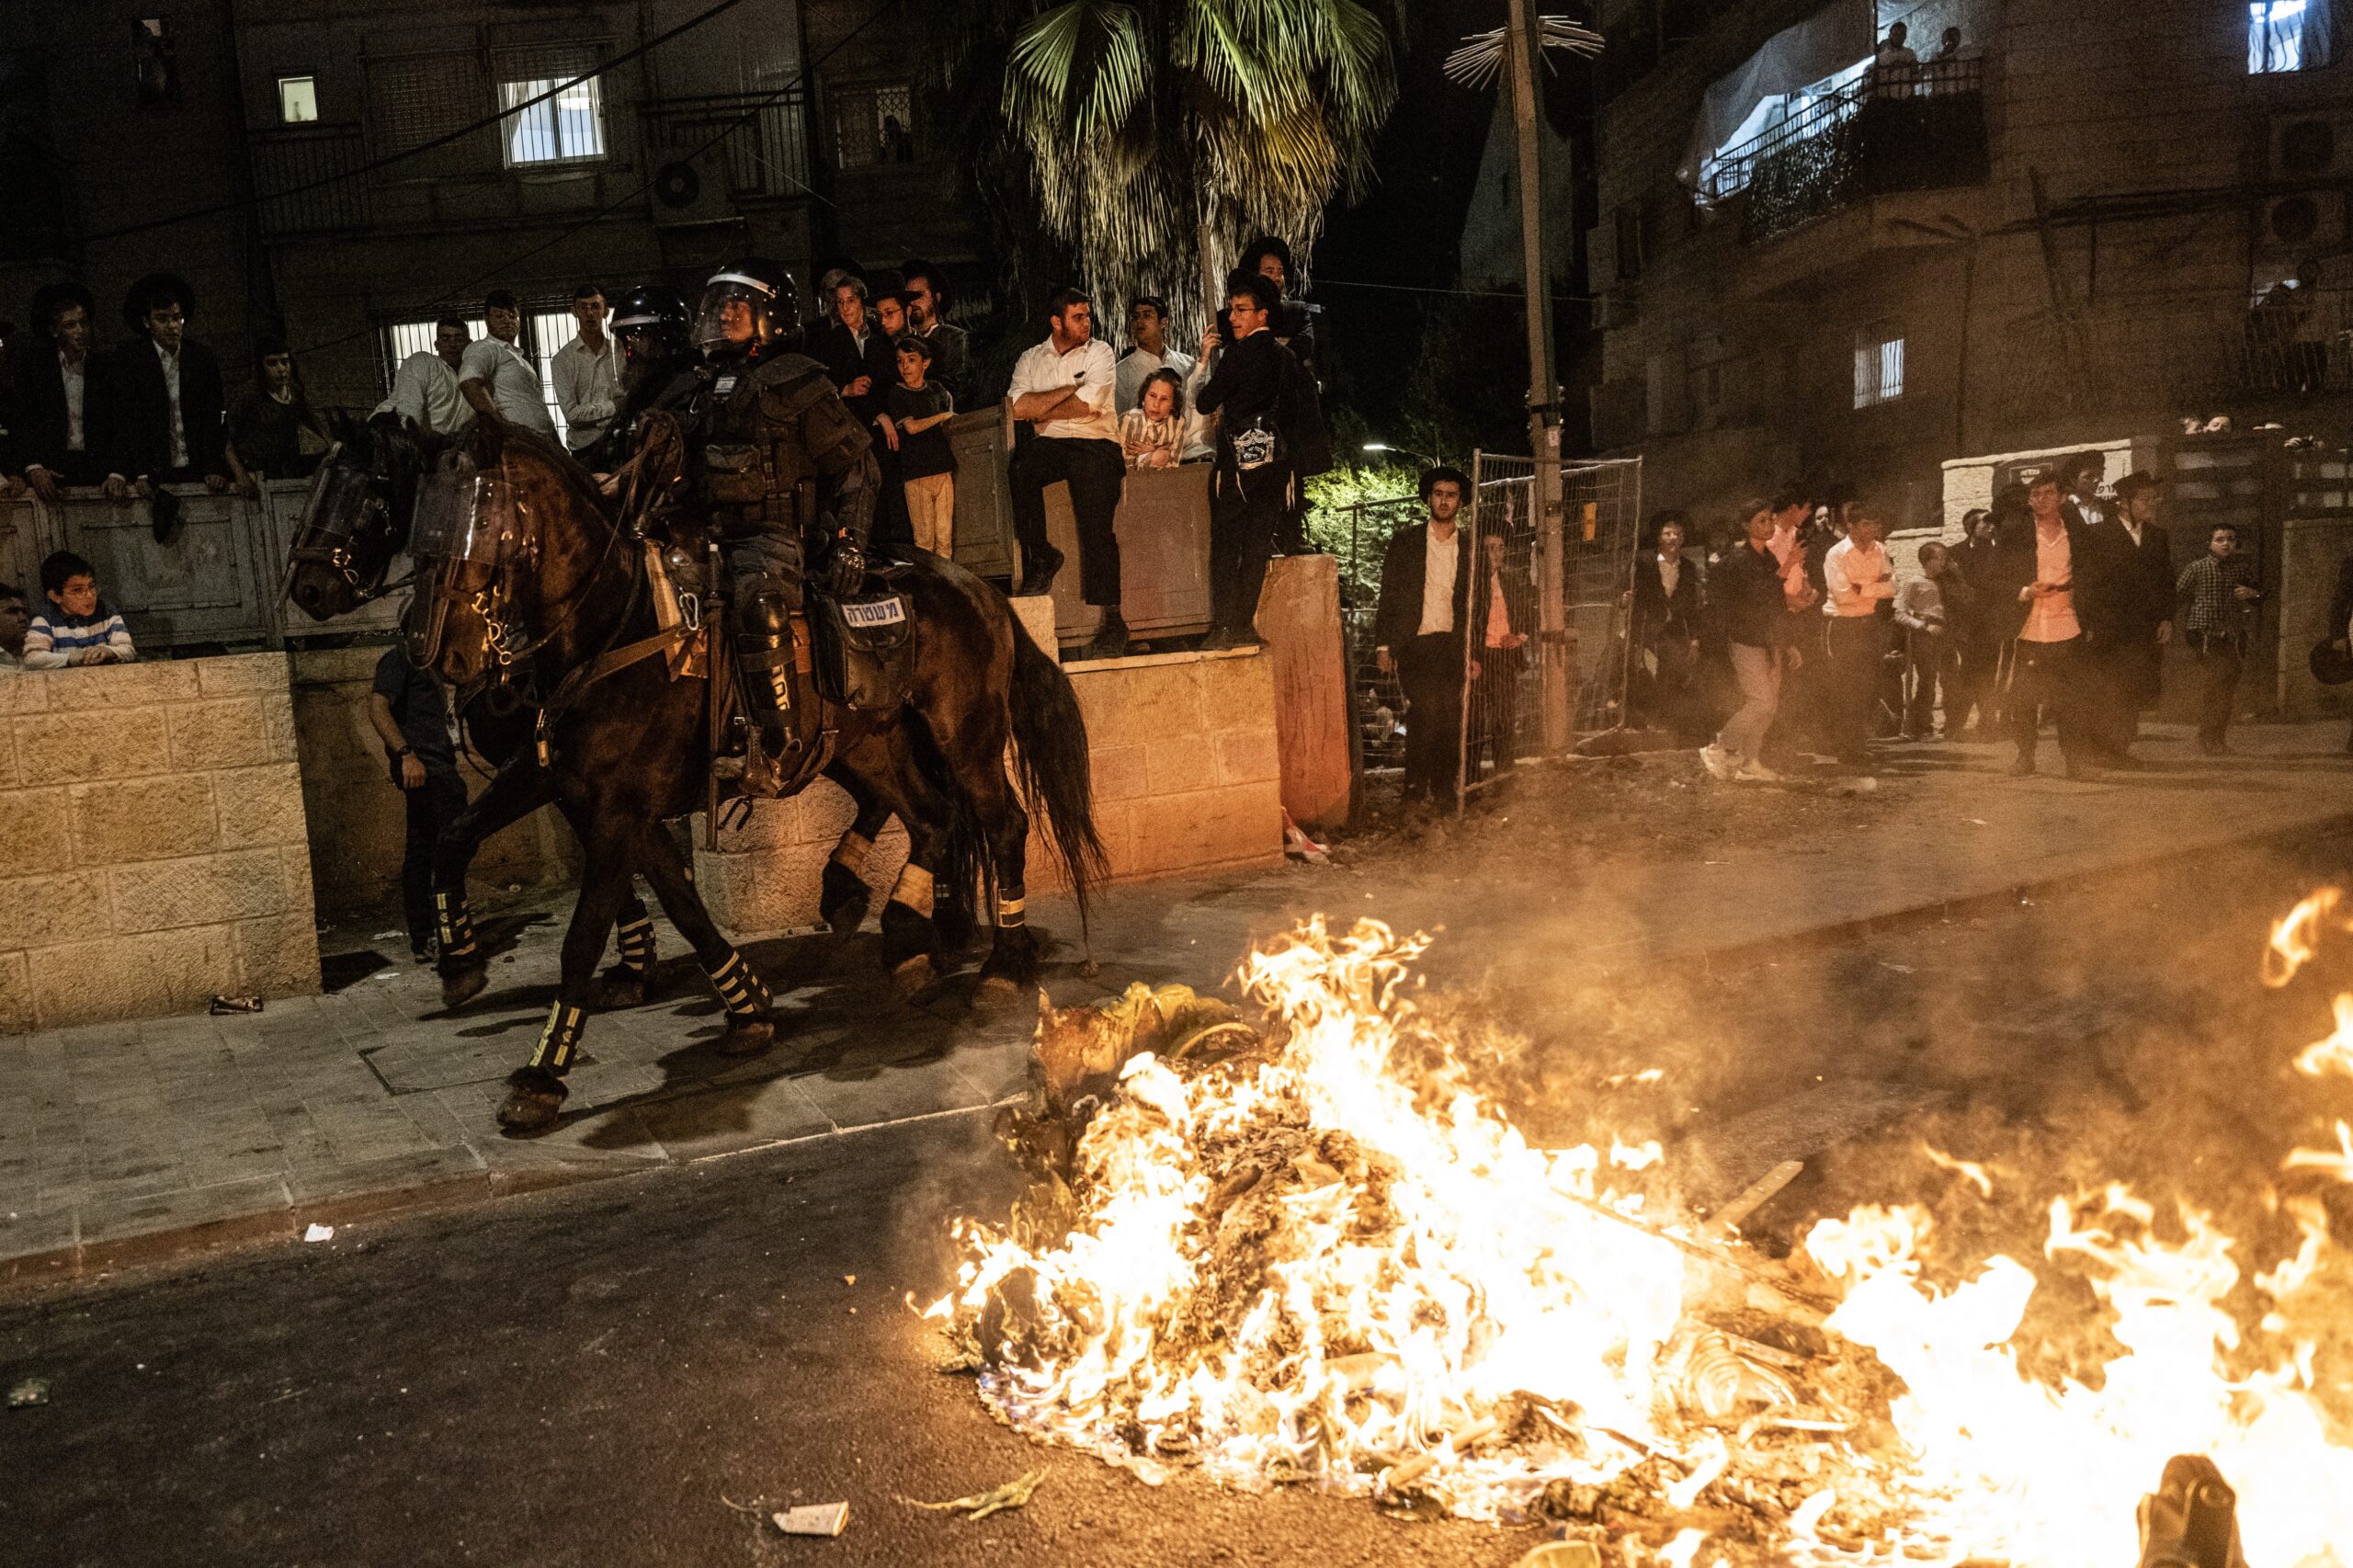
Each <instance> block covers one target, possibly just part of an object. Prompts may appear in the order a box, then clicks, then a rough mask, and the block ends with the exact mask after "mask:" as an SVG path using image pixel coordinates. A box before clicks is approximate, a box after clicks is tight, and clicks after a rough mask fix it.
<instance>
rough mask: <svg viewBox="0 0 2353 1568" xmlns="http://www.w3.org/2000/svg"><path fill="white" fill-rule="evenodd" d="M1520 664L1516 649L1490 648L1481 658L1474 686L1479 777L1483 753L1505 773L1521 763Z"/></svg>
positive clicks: (1474, 762)
mask: <svg viewBox="0 0 2353 1568" xmlns="http://www.w3.org/2000/svg"><path fill="white" fill-rule="evenodd" d="M1519 660H1520V650H1518V649H1517V648H1488V649H1484V650H1483V651H1482V652H1481V653H1480V655H1479V676H1478V678H1477V679H1476V680H1473V681H1472V683H1471V723H1470V732H1471V733H1470V741H1471V752H1470V762H1471V772H1472V776H1473V777H1476V776H1477V774H1478V770H1479V759H1480V756H1481V755H1482V754H1484V756H1486V758H1487V760H1488V761H1490V762H1492V763H1494V764H1495V771H1496V772H1497V773H1506V772H1509V771H1510V770H1511V767H1512V765H1513V764H1515V763H1517V762H1518V760H1519Z"/></svg>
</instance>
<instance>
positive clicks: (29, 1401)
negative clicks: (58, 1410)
mask: <svg viewBox="0 0 2353 1568" xmlns="http://www.w3.org/2000/svg"><path fill="white" fill-rule="evenodd" d="M47 1403H49V1380H48V1379H47V1378H27V1379H26V1380H25V1381H22V1382H20V1383H18V1384H17V1386H16V1387H14V1388H12V1389H10V1390H9V1391H8V1408H9V1409H11V1410H23V1409H26V1408H27V1407H28V1406H31V1405H36V1404H47Z"/></svg>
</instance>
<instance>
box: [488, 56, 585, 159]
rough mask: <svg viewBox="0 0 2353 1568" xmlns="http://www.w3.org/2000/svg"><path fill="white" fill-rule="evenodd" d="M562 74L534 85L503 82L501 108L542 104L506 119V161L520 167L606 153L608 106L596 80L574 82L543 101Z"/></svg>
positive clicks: (531, 82) (499, 104) (532, 82)
mask: <svg viewBox="0 0 2353 1568" xmlns="http://www.w3.org/2000/svg"><path fill="white" fill-rule="evenodd" d="M565 80H567V78H565V77H562V76H551V77H546V78H543V79H540V80H537V81H529V82H501V83H500V84H499V85H498V107H499V108H503V109H514V108H516V106H517V104H523V103H529V101H530V100H531V99H533V98H540V101H539V102H538V103H534V104H531V107H530V108H526V109H522V110H520V111H518V112H516V113H513V114H510V115H509V116H508V117H507V119H506V161H507V163H508V164H509V165H516V164H562V163H571V162H574V161H576V160H578V159H582V158H601V157H603V156H604V155H605V102H604V94H603V92H602V91H601V90H600V89H599V87H598V85H597V78H596V77H594V76H591V77H589V78H588V79H587V80H586V81H585V82H574V83H573V84H572V85H570V86H568V87H565V88H564V89H563V91H562V92H560V93H557V94H556V95H555V97H551V98H548V97H540V95H541V94H543V93H546V92H547V91H549V90H550V89H551V88H552V87H554V86H555V85H557V84H558V83H560V82H563V81H565Z"/></svg>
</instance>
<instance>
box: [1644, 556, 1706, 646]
mask: <svg viewBox="0 0 2353 1568" xmlns="http://www.w3.org/2000/svg"><path fill="white" fill-rule="evenodd" d="M1701 570H1702V568H1701V566H1700V564H1699V562H1698V561H1697V560H1695V559H1694V558H1693V557H1691V556H1689V555H1686V556H1684V557H1683V570H1682V571H1681V572H1680V573H1678V574H1677V575H1676V579H1675V592H1674V594H1673V595H1672V596H1671V597H1670V596H1669V595H1668V593H1667V591H1666V585H1665V584H1664V583H1661V582H1660V581H1659V578H1658V551H1654V550H1646V551H1643V553H1642V555H1641V557H1640V558H1639V559H1638V560H1637V561H1636V562H1635V563H1634V617H1633V620H1634V641H1635V642H1637V643H1641V642H1647V641H1649V640H1650V639H1651V638H1653V637H1680V638H1683V639H1685V640H1686V641H1688V640H1689V639H1691V638H1694V637H1697V636H1699V612H1700V607H1701V604H1702V602H1703V601H1702V589H1701V585H1700V573H1701Z"/></svg>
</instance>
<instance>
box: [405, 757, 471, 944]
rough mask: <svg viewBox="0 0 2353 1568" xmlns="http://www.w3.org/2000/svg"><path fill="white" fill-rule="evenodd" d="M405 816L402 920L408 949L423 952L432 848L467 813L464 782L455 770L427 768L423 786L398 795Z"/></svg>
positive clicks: (429, 933) (428, 932)
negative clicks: (405, 840)
mask: <svg viewBox="0 0 2353 1568" xmlns="http://www.w3.org/2000/svg"><path fill="white" fill-rule="evenodd" d="M401 793H402V796H403V803H404V805H405V806H406V808H407V812H408V845H407V847H406V849H405V850H404V853H403V854H402V856H401V917H402V919H403V920H404V921H405V922H406V923H407V925H408V945H409V947H410V949H412V950H418V949H423V948H424V947H425V946H426V944H427V943H428V942H430V941H431V940H432V938H433V932H434V922H433V846H434V845H436V844H437V843H438V842H439V841H440V838H441V830H442V829H444V828H446V827H448V826H449V824H451V823H452V822H454V821H456V820H457V816H458V813H459V812H462V811H464V810H465V809H466V781H465V780H464V779H462V778H459V777H458V773H457V770H456V769H455V768H439V767H428V768H426V770H425V782H424V783H422V784H420V785H418V786H417V787H416V788H415V789H414V790H403V791H401Z"/></svg>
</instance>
